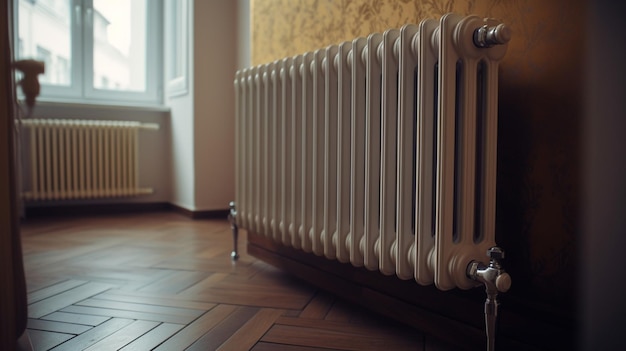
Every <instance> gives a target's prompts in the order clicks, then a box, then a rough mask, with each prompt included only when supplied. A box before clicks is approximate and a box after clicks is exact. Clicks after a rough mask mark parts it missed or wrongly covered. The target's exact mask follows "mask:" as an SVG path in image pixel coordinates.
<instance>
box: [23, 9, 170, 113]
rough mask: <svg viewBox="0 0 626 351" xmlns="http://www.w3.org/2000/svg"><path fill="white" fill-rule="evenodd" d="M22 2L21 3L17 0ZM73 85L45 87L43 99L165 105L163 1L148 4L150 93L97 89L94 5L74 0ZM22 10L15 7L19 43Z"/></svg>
mask: <svg viewBox="0 0 626 351" xmlns="http://www.w3.org/2000/svg"><path fill="white" fill-rule="evenodd" d="M17 1H19V0H17ZM71 2H72V3H71V5H70V6H71V12H72V13H71V24H70V32H71V36H72V39H71V54H72V58H71V65H70V71H71V77H72V79H71V81H70V85H69V86H60V85H51V84H43V83H42V84H41V93H40V97H39V99H40V100H42V101H51V102H70V103H72V102H74V103H81V104H85V103H87V104H89V103H94V104H118V105H119V104H147V105H160V104H162V102H163V88H162V87H163V83H162V82H163V74H162V73H161V72H162V67H163V54H162V53H163V49H162V40H161V38H162V33H163V25H162V22H163V21H162V19H163V11H162V7H163V6H162V5H163V2H162V0H146V6H147V21H146V22H147V24H146V25H147V29H146V33H147V34H148V36H147V42H146V83H145V84H146V90H145V91H143V92H136V91H115V90H105V89H95V88H94V87H93V75H94V73H93V71H94V69H93V37H94V36H93V13H94V11H93V1H92V0H71ZM18 7H19V6H14V12H15V13H14V18H15V21H14V23H15V30H14V35H15V40H14V42H16V43H17V42H18V41H19V40H18V39H19V34H18V28H19V27H18V25H17V22H18V21H19V17H18V12H17V11H18Z"/></svg>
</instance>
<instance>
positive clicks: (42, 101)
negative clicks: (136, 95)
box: [20, 98, 170, 112]
mask: <svg viewBox="0 0 626 351" xmlns="http://www.w3.org/2000/svg"><path fill="white" fill-rule="evenodd" d="M20 103H21V104H23V103H24V101H23V100H20ZM37 107H43V108H46V107H70V108H89V109H99V110H109V111H110V110H119V111H148V112H170V107H169V106H166V105H161V104H136V103H120V102H101V101H93V102H92V101H84V100H82V101H72V100H58V99H55V100H49V99H46V98H37V104H36V107H35V109H36V108H37Z"/></svg>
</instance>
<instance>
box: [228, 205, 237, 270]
mask: <svg viewBox="0 0 626 351" xmlns="http://www.w3.org/2000/svg"><path fill="white" fill-rule="evenodd" d="M229 207H230V212H229V213H228V221H229V222H230V228H231V229H232V230H233V251H232V252H231V253H230V258H231V259H232V260H233V261H236V260H237V259H238V258H239V252H238V251H237V239H238V237H239V227H238V226H237V207H236V206H235V201H231V202H230V204H229Z"/></svg>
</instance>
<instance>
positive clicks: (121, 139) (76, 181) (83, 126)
mask: <svg viewBox="0 0 626 351" xmlns="http://www.w3.org/2000/svg"><path fill="white" fill-rule="evenodd" d="M21 124H22V126H23V128H25V129H26V130H27V133H26V136H27V138H28V139H29V143H30V145H29V149H30V152H29V156H30V160H27V161H25V162H24V165H26V164H27V162H28V164H29V165H30V182H28V181H26V186H25V188H26V190H25V191H24V192H23V197H24V199H25V200H26V201H42V200H64V199H88V198H108V197H123V196H135V195H141V194H150V193H152V192H153V190H152V189H151V188H143V187H140V186H139V181H138V180H139V167H138V165H139V163H138V150H139V143H138V137H139V130H140V129H152V130H156V129H158V128H159V126H158V125H157V124H154V123H140V122H136V121H96V120H73V119H72V120H71V119H25V120H22V121H21Z"/></svg>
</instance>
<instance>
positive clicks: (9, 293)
mask: <svg viewBox="0 0 626 351" xmlns="http://www.w3.org/2000/svg"><path fill="white" fill-rule="evenodd" d="M11 9H12V0H0V16H1V17H0V18H6V19H7V20H6V21H2V23H4V24H3V25H0V282H1V284H2V286H3V288H2V289H0V316H1V318H0V349H2V350H15V349H16V341H17V338H18V336H19V335H21V334H22V333H23V332H24V330H25V328H26V319H27V307H26V283H25V278H24V266H23V262H22V247H21V241H20V230H19V212H18V207H17V189H16V184H17V183H16V174H15V170H16V168H15V153H14V152H15V144H14V133H13V128H14V120H13V116H15V112H16V111H15V105H14V102H15V83H14V79H13V73H12V68H11V62H12V55H11V39H12V38H11V33H12V30H11V23H12V21H11V17H12V16H10V14H11Z"/></svg>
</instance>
